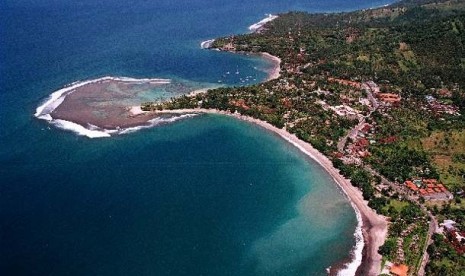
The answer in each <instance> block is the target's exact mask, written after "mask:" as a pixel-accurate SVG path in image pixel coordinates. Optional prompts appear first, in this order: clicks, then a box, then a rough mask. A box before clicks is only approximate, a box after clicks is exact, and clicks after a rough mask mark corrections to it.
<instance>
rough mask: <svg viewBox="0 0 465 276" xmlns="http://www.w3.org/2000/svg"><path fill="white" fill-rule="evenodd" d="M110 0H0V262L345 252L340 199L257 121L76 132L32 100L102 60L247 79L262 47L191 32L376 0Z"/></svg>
mask: <svg viewBox="0 0 465 276" xmlns="http://www.w3.org/2000/svg"><path fill="white" fill-rule="evenodd" d="M121 2H122V1H116V0H105V1H98V2H97V1H86V0H84V1H77V2H76V1H51V0H47V1H46V0H35V1H32V0H20V1H2V3H0V13H1V14H2V16H0V129H1V130H0V221H1V223H0V248H1V254H0V274H1V275H65V274H67V275H324V274H325V268H326V267H328V266H330V265H332V264H334V263H337V262H340V261H342V260H345V259H346V258H347V257H349V251H350V249H351V248H352V246H353V245H354V238H353V232H354V229H355V225H356V219H355V214H354V212H353V210H352V209H351V207H350V205H349V203H348V202H347V200H346V199H345V198H344V197H343V196H342V195H341V193H340V191H339V189H338V188H337V186H336V185H335V184H334V183H333V181H332V180H331V179H330V177H329V176H328V175H327V174H326V173H325V172H324V171H322V169H321V168H320V167H319V166H317V165H315V163H313V162H312V161H311V160H307V158H306V157H305V156H303V155H302V154H301V153H299V152H298V151H297V150H296V149H294V148H293V147H292V146H290V145H288V144H287V143H285V142H283V141H282V140H281V139H279V138H277V137H275V136H273V135H272V134H270V133H268V132H265V131H264V130H262V129H260V128H257V127H255V126H251V125H249V124H247V123H244V122H240V121H236V120H234V119H231V118H225V117H221V116H212V115H205V116H198V117H195V118H192V119H188V120H183V121H180V122H177V123H175V124H171V125H165V126H162V127H156V128H152V129H146V130H142V131H140V132H136V133H132V134H127V135H120V136H116V137H112V138H106V139H88V138H85V137H80V136H76V135H74V134H73V133H71V132H66V131H62V130H59V129H56V128H54V127H50V125H48V124H47V123H46V122H44V121H39V120H37V119H36V118H34V117H33V114H34V112H35V108H36V107H37V106H38V105H39V104H40V103H41V102H42V101H44V99H45V98H46V97H47V95H49V94H50V93H52V92H53V91H55V90H57V89H59V88H61V87H63V86H64V85H66V84H68V83H71V82H74V81H77V80H86V79H92V78H97V77H102V76H106V75H112V76H129V77H150V78H152V77H156V78H174V79H181V80H185V81H192V82H196V83H207V84H214V83H217V80H218V78H220V77H221V76H222V75H223V74H224V72H227V71H235V70H239V71H240V72H241V74H244V75H254V76H256V78H257V80H260V79H263V78H264V77H265V73H264V72H263V71H261V70H260V68H265V67H266V66H267V64H266V62H264V61H263V60H260V59H257V58H251V57H245V56H240V55H232V54H227V53H217V52H211V51H205V50H201V49H199V44H200V42H201V41H203V40H205V39H209V38H212V37H217V36H221V35H227V34H231V33H237V32H245V31H246V30H247V27H248V26H249V25H250V24H252V23H254V22H256V21H259V20H260V19H261V18H263V17H264V14H265V13H270V12H271V13H276V12H280V11H287V10H289V9H305V10H313V11H316V10H325V11H328V10H336V9H353V8H358V7H371V6H377V5H381V4H385V3H386V2H387V1H384V2H383V1H362V0H360V1H354V2H351V3H346V1H337V0H333V1H324V2H323V1H319V2H318V1H274V2H273V3H269V2H268V1H262V0H255V1H252V2H253V3H252V2H250V1H234V2H231V1H224V0H217V1H156V2H154V1H143V0H134V1H124V3H121ZM335 7H337V8H335ZM238 19H240V20H238ZM225 84H227V85H237V84H239V80H238V79H230V80H228V81H226V83H225Z"/></svg>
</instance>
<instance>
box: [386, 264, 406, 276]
mask: <svg viewBox="0 0 465 276" xmlns="http://www.w3.org/2000/svg"><path fill="white" fill-rule="evenodd" d="M389 272H390V273H391V274H392V275H396V276H407V275H408V266H407V265H405V264H400V265H398V264H394V265H393V266H392V267H391V269H390V270H389Z"/></svg>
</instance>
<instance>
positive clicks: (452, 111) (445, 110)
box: [426, 96, 460, 116]
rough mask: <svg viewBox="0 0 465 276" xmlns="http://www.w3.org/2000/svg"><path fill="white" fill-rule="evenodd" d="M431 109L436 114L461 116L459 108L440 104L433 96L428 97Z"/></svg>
mask: <svg viewBox="0 0 465 276" xmlns="http://www.w3.org/2000/svg"><path fill="white" fill-rule="evenodd" d="M426 101H427V102H428V107H429V109H430V110H431V111H432V112H434V113H436V114H441V113H442V114H449V115H456V116H458V115H460V113H459V108H458V107H457V106H455V105H452V104H446V103H443V102H440V101H439V100H437V99H436V98H435V97H433V96H426Z"/></svg>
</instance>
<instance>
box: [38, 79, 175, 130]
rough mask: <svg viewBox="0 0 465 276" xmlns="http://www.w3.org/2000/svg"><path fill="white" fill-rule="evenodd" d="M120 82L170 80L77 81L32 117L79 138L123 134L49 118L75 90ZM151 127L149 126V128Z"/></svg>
mask: <svg viewBox="0 0 465 276" xmlns="http://www.w3.org/2000/svg"><path fill="white" fill-rule="evenodd" d="M111 80H115V81H122V82H131V83H147V82H149V83H151V84H169V83H171V80H170V79H149V78H144V79H136V78H129V77H110V76H106V77H102V78H98V79H94V80H87V81H77V82H73V83H71V84H69V85H67V86H65V87H64V88H62V89H59V90H57V91H55V92H53V93H52V94H50V96H49V97H48V98H47V99H46V100H45V101H44V102H43V103H42V104H41V105H39V106H38V107H37V108H36V112H35V113H34V116H35V117H36V118H38V119H41V120H45V121H48V122H49V123H50V124H52V125H54V126H56V127H58V128H61V129H64V130H69V131H72V132H74V133H76V134H77V135H80V136H87V137H89V138H102V137H110V136H111V135H110V134H114V133H121V132H124V129H123V130H119V129H115V130H108V129H100V128H98V127H97V126H93V125H89V126H88V127H87V128H86V127H84V126H82V125H80V124H77V123H74V122H70V121H66V120H61V119H54V118H53V117H52V116H51V113H52V112H53V111H54V110H55V109H56V108H57V107H58V106H60V104H62V103H63V101H64V100H65V98H66V96H67V95H69V94H71V93H73V92H74V91H76V88H78V87H81V86H84V85H88V84H91V83H96V82H101V81H103V82H106V81H111ZM149 127H151V126H149Z"/></svg>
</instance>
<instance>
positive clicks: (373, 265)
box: [156, 109, 387, 275]
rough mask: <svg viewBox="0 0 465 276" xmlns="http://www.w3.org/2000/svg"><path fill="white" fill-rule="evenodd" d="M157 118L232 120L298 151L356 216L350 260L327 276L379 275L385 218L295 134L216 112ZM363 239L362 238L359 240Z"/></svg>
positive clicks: (327, 161) (206, 111)
mask: <svg viewBox="0 0 465 276" xmlns="http://www.w3.org/2000/svg"><path fill="white" fill-rule="evenodd" d="M156 113H159V114H163V113H164V114H169V113H174V114H185V113H206V114H220V115H226V116H231V117H233V118H236V119H239V120H242V121H246V122H249V123H253V124H255V125H258V126H260V127H262V128H264V129H266V130H268V131H270V132H272V133H274V134H277V135H278V136H280V137H281V138H282V139H284V140H286V141H287V142H289V143H291V144H292V145H294V146H295V147H297V148H298V149H299V150H300V151H301V152H302V153H304V154H305V155H307V156H308V157H310V158H312V159H313V160H314V161H316V162H317V163H318V164H319V165H320V166H322V167H323V169H325V171H326V172H327V173H328V174H329V175H330V176H331V177H332V178H333V179H334V181H335V182H336V183H337V184H338V186H339V187H340V188H341V189H342V191H343V192H344V194H345V195H346V196H347V198H348V199H349V201H350V203H351V205H352V207H353V208H354V210H355V213H356V215H357V220H358V224H357V228H356V231H355V233H354V235H355V237H356V240H357V242H356V245H355V246H354V249H353V250H352V254H353V258H352V260H351V261H350V262H349V263H346V264H344V265H343V267H342V268H341V269H340V270H339V271H330V272H329V273H330V275H378V274H379V273H380V271H381V262H382V256H381V255H380V254H379V253H378V248H379V247H380V246H381V245H382V244H383V243H384V241H385V239H386V236H387V221H386V219H385V217H383V216H381V215H378V214H376V213H375V212H374V211H373V210H372V209H371V208H370V207H368V202H367V201H365V200H364V199H363V196H362V192H361V191H360V190H358V189H357V188H356V187H354V186H352V184H351V183H350V180H349V179H347V178H345V177H343V176H342V175H341V174H340V173H339V170H338V169H336V168H335V167H334V166H333V164H332V162H331V160H329V159H328V158H327V157H326V156H325V155H323V154H322V153H321V152H319V151H318V150H316V149H315V148H314V147H313V146H312V145H310V144H309V143H307V142H305V141H302V140H300V139H299V138H297V136H295V135H294V134H291V133H289V132H287V131H286V130H285V129H279V128H277V127H275V126H273V125H271V124H269V123H267V122H265V121H262V120H259V119H255V118H252V117H248V116H244V115H241V114H238V113H230V112H226V111H220V110H216V109H179V110H163V111H156ZM362 236H363V238H362Z"/></svg>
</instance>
